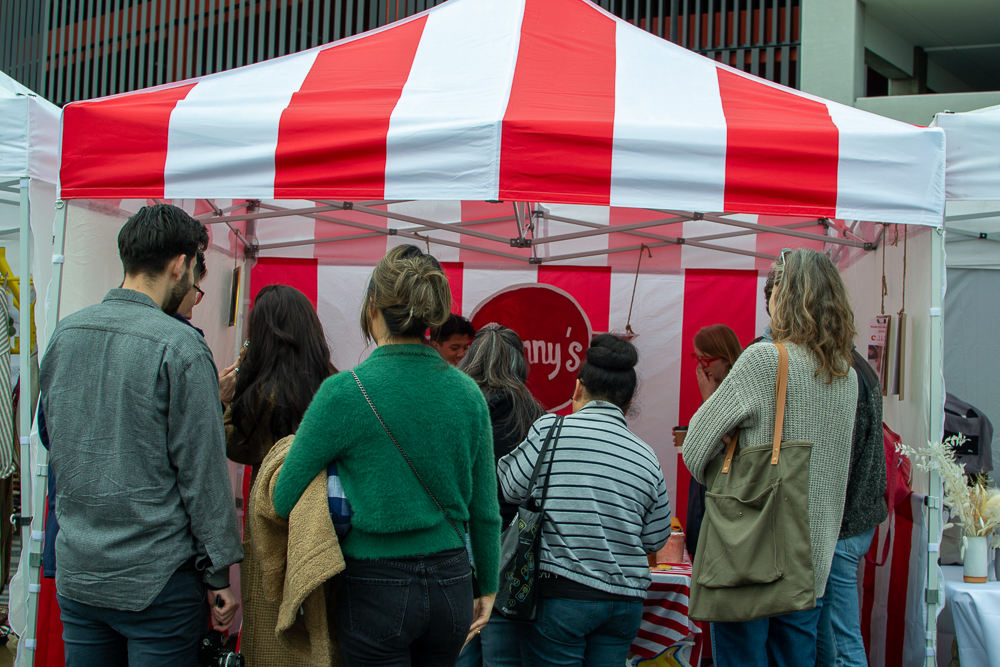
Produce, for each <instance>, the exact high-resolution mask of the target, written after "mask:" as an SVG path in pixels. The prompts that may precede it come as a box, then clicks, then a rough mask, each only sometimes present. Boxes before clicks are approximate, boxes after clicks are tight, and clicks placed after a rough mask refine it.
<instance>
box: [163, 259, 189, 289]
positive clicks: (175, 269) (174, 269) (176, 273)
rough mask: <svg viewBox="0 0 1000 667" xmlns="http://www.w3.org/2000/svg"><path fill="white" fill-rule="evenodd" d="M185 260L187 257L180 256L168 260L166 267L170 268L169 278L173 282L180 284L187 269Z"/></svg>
mask: <svg viewBox="0 0 1000 667" xmlns="http://www.w3.org/2000/svg"><path fill="white" fill-rule="evenodd" d="M187 259H188V258H187V255H183V254H182V255H177V256H176V257H174V258H173V259H172V260H170V264H169V265H168V266H169V267H170V277H171V278H173V280H174V282H180V281H181V279H182V278H183V277H184V274H185V273H187V269H188V268H189V266H188V262H187Z"/></svg>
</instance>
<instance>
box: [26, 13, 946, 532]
mask: <svg viewBox="0 0 1000 667" xmlns="http://www.w3.org/2000/svg"><path fill="white" fill-rule="evenodd" d="M61 148H62V151H61V171H60V180H61V184H60V187H61V197H62V198H63V199H67V200H104V201H84V202H77V203H72V202H71V204H72V205H71V206H67V207H66V208H64V209H63V211H66V210H69V213H68V219H67V224H66V257H65V261H66V264H65V267H66V268H65V271H66V275H65V279H63V280H61V282H60V281H59V279H58V277H59V273H58V270H57V274H56V276H57V278H56V281H55V291H54V292H53V297H54V298H53V299H52V303H53V304H54V307H55V308H58V307H59V295H60V294H62V295H63V299H64V300H63V305H62V314H66V313H68V312H72V311H73V310H76V309H78V308H80V307H83V306H86V305H89V304H90V303H93V302H94V301H96V300H98V299H99V298H100V297H102V296H103V294H104V292H105V291H106V289H107V288H109V287H113V286H114V285H116V284H118V282H119V281H120V279H121V272H120V268H119V265H118V262H117V257H116V256H115V251H116V247H115V244H114V236H115V235H116V234H117V229H118V226H120V224H121V222H122V220H123V218H124V217H126V216H127V215H128V214H129V212H130V211H134V210H136V208H137V207H138V206H141V205H143V204H145V203H147V202H151V201H154V200H169V201H172V202H174V203H176V204H178V205H181V206H183V207H184V208H185V209H186V210H188V211H189V212H190V213H192V214H194V215H196V216H197V217H199V218H200V219H202V220H203V221H204V222H206V223H209V224H210V225H211V227H210V228H211V229H212V231H213V246H212V252H213V253H215V252H225V253H228V254H229V256H230V257H232V256H233V255H235V256H236V263H237V264H239V260H240V258H241V257H242V253H243V249H244V248H245V247H247V246H248V245H249V246H251V247H253V248H254V250H255V251H256V253H257V255H258V260H257V263H256V266H255V267H254V268H253V271H252V277H251V280H250V282H251V289H250V291H249V292H250V296H251V297H252V295H253V293H254V292H255V291H256V290H257V289H259V287H260V286H262V285H263V284H266V283H267V282H285V283H289V284H293V285H295V286H296V287H299V288H300V289H301V290H302V291H303V292H305V293H306V294H307V295H308V296H309V297H310V299H311V300H312V301H313V303H314V304H315V305H316V307H317V311H318V312H319V315H320V318H321V320H322V322H323V325H324V328H325V329H326V332H327V336H328V337H329V338H330V340H331V349H332V350H333V354H334V363H335V364H336V365H337V366H338V367H340V368H349V367H351V366H353V365H355V364H356V363H357V362H358V361H359V360H360V359H361V358H363V356H364V354H366V347H365V344H364V342H363V341H362V340H361V338H360V334H359V332H358V330H357V329H358V327H357V313H358V310H359V309H360V303H361V295H362V294H363V290H364V287H365V284H366V281H367V277H368V275H369V273H370V267H371V266H372V265H373V264H374V263H375V262H376V261H377V260H378V258H379V257H381V255H382V254H383V253H384V252H385V250H386V248H387V247H390V246H392V245H395V244H396V243H399V242H406V241H409V242H417V243H420V244H421V245H423V244H425V243H426V244H427V245H428V247H429V248H431V249H432V251H433V252H434V254H435V255H437V256H438V257H439V259H441V260H442V262H443V263H444V265H445V269H446V271H447V272H448V275H449V279H450V281H451V282H452V285H453V292H455V303H454V306H453V307H454V310H456V311H457V312H460V313H463V314H465V315H466V316H471V315H472V314H473V313H474V312H475V311H477V309H479V308H480V307H481V306H483V304H485V303H487V302H488V301H489V299H490V298H491V296H493V295H495V294H496V293H497V292H500V291H503V290H505V289H510V288H512V287H516V286H519V285H525V284H529V285H545V286H547V287H548V288H554V289H557V290H559V291H560V293H563V294H566V295H568V296H569V297H570V298H571V299H573V300H574V301H575V302H576V304H577V305H578V306H579V309H580V311H582V312H583V313H584V315H585V320H586V327H587V329H588V330H589V331H591V332H597V331H604V330H621V329H622V328H623V326H624V325H625V324H626V323H628V322H629V321H630V319H629V318H631V322H632V324H633V328H634V329H635V330H636V331H637V332H639V333H640V334H641V336H640V337H639V338H638V339H636V344H637V345H638V347H639V349H640V358H641V366H640V374H641V375H642V377H643V389H642V394H641V395H640V400H641V401H642V402H643V407H644V409H643V410H642V412H641V413H640V414H639V416H637V417H635V418H632V419H630V426H631V428H632V429H633V430H634V431H635V432H636V433H637V434H638V435H640V437H642V438H643V439H644V440H646V441H647V442H649V443H650V444H651V446H653V448H654V449H655V450H656V451H657V453H658V455H659V458H660V461H661V464H662V465H663V469H664V472H665V475H666V477H667V482H668V485H670V486H671V487H674V486H675V480H676V490H675V491H674V492H673V493H672V496H673V500H674V501H675V510H677V511H678V513H679V514H680V515H681V516H682V517H683V504H684V498H685V496H686V491H687V477H686V476H685V473H684V471H683V469H682V468H680V469H678V468H679V467H680V465H681V464H680V463H679V461H678V457H677V455H676V453H675V450H674V448H673V446H672V444H671V442H670V435H669V433H670V427H671V426H673V425H675V424H683V423H686V420H687V418H688V417H689V416H690V415H691V414H692V413H693V412H694V410H695V409H696V408H697V405H698V404H699V403H700V395H699V394H698V390H697V385H696V383H695V379H694V372H693V371H694V362H693V361H692V360H691V359H689V352H691V351H692V349H693V348H692V343H691V338H692V336H693V335H694V333H695V332H696V331H697V330H698V328H699V327H701V326H703V325H707V324H714V323H717V322H721V323H727V324H730V325H731V326H732V327H733V328H734V329H735V330H736V331H737V333H738V336H739V338H740V340H741V342H742V343H743V344H747V343H749V342H750V340H751V339H752V338H753V337H754V335H756V334H757V333H759V331H760V329H761V328H762V327H763V326H764V325H765V324H766V315H764V314H763V303H762V298H761V296H760V286H761V282H762V276H761V273H760V272H761V271H763V270H766V268H767V267H768V266H769V264H770V261H771V260H773V259H774V258H775V256H776V255H777V251H778V250H780V249H781V248H782V247H784V246H789V245H790V246H794V247H799V246H803V245H809V246H812V247H816V248H823V249H827V250H831V251H832V252H835V253H836V254H834V258H835V259H836V260H838V261H839V264H840V266H841V269H842V272H843V275H844V277H845V282H847V284H848V287H849V289H851V290H852V296H853V297H854V299H855V305H856V310H857V313H856V317H857V318H858V323H859V326H858V328H859V333H860V334H861V335H865V334H866V332H867V322H868V317H869V316H871V315H874V314H877V312H878V305H879V304H878V303H877V300H876V299H875V298H874V297H873V296H872V295H873V294H874V293H875V292H876V291H877V290H878V284H879V281H878V274H879V269H878V265H877V262H876V260H875V257H874V256H873V255H874V253H866V252H864V250H867V249H871V248H872V247H873V245H876V244H877V241H878V238H877V237H876V227H875V226H874V225H870V224H867V223H862V224H858V223H857V221H874V222H888V223H893V222H896V223H904V224H922V225H934V226H936V225H940V224H941V221H942V217H943V209H944V135H943V133H942V131H941V130H939V129H928V128H921V127H915V126H911V125H907V124H904V123H898V122H895V121H891V120H888V119H885V118H882V117H880V116H875V115H872V114H868V113H865V112H862V111H859V110H856V109H853V108H851V107H847V106H843V105H839V104H836V103H833V102H829V101H826V100H823V99H820V98H816V97H814V96H810V95H807V94H803V93H800V92H798V91H795V90H791V89H788V88H784V87H782V86H779V85H775V84H772V83H769V82H767V81H764V80H762V79H759V78H757V77H754V76H751V75H748V74H745V73H743V72H741V71H738V70H735V69H733V68H730V67H728V66H725V65H722V64H720V63H717V62H715V61H712V60H709V59H706V58H704V57H701V56H699V55H697V54H694V53H692V52H690V51H688V50H686V49H683V48H680V47H678V46H676V45H674V44H671V43H669V42H666V41H664V40H662V39H660V38H658V37H655V36H653V35H651V34H649V33H647V32H645V31H643V30H641V29H639V28H637V27H635V26H633V25H631V24H629V23H627V22H624V21H622V20H620V19H618V18H616V17H614V16H612V15H610V14H608V13H606V12H604V11H603V10H602V9H600V8H599V7H597V6H596V5H594V4H593V3H591V2H589V1H588V0H450V1H449V2H447V3H444V4H442V5H439V6H437V7H435V8H433V9H431V10H428V11H426V12H424V13H422V14H418V15H416V16H413V17H410V18H408V19H405V20H402V21H398V22H396V23H393V24H391V25H389V26H386V27H385V28H382V29H379V30H375V31H371V32H369V33H365V34H363V35H359V36H357V37H355V38H351V39H346V40H341V41H339V42H335V43H333V44H330V45H327V46H323V47H319V48H315V49H312V50H309V51H304V52H301V53H297V54H293V55H289V56H285V57H282V58H277V59H274V60H271V61H267V62H263V63H259V64H256V65H250V66H247V67H243V68H240V69H236V70H232V71H228V72H223V73H220V74H214V75H210V76H206V77H202V78H200V79H194V80H191V81H185V82H179V83H174V84H168V85H165V86H160V87H156V88H150V89H146V90H143V91H137V92H135V93H128V94H124V95H118V96H113V97H109V98H103V99H98V100H91V101H84V102H77V103H72V104H69V105H67V106H66V108H65V109H64V111H63V132H62V140H61ZM108 200H110V202H109V201H108ZM499 202H504V203H499ZM109 204H110V206H109ZM223 223H225V224H226V225H227V226H228V227H229V229H228V230H227V229H226V227H224V226H223ZM227 236H228V238H226V237H227ZM933 236H934V235H933V234H929V233H923V234H917V235H915V236H914V235H913V234H911V237H910V255H911V262H913V261H914V257H916V258H918V259H917V261H921V262H924V263H926V259H927V257H929V256H930V255H931V254H932V248H934V247H935V246H934V245H933V243H934V240H933V239H932V237H933ZM432 244H433V247H431V246H432ZM641 248H652V249H653V250H652V256H650V255H649V254H648V252H645V251H644V250H642V249H641ZM845 250H846V252H843V251H845ZM715 251H724V252H715ZM640 254H644V257H645V258H644V259H643V260H642V264H641V271H639V270H637V266H636V264H637V259H638V256H639V255H640ZM884 254H885V253H879V255H880V260H884V259H885V257H884ZM898 254H899V253H896V252H895V249H893V251H892V252H890V253H888V264H887V266H888V271H889V273H890V276H889V282H888V284H889V286H890V291H892V290H894V289H895V284H894V282H893V281H894V280H895V278H894V277H893V276H894V275H895V273H897V271H896V269H897V268H898V267H899V261H900V258H899V257H898V256H897V255H898ZM223 257H224V256H223V255H221V254H215V255H213V254H212V253H210V258H209V274H208V278H207V280H208V281H209V284H208V287H207V289H206V292H207V296H206V299H205V302H204V303H203V304H202V305H200V306H199V307H198V309H196V311H195V323H196V324H198V325H199V326H201V327H203V328H204V329H205V330H206V335H207V339H208V340H209V343H210V345H212V347H213V350H214V351H215V352H216V355H217V361H219V362H220V363H224V364H228V363H229V355H230V354H231V353H232V352H233V351H235V350H236V349H237V347H238V345H239V344H240V343H241V340H240V339H239V338H238V337H237V336H238V335H239V334H238V332H237V329H238V327H237V328H228V329H227V328H226V327H225V321H226V319H227V318H226V312H227V311H228V309H229V292H228V288H229V278H228V275H227V274H228V271H227V270H226V269H225V260H224V259H223ZM229 261H230V262H232V261H233V260H232V259H230V260H229ZM229 266H232V264H231V263H230V264H229ZM57 269H58V267H57ZM640 273H641V275H639V274H640ZM883 273H884V271H883ZM913 276H914V272H911V277H910V279H909V282H910V283H911V286H910V291H909V294H910V295H911V296H910V299H911V308H913V306H912V304H913V301H914V300H918V301H919V300H921V299H924V298H926V300H927V301H928V302H929V305H930V306H934V305H935V302H934V300H933V295H934V290H933V289H931V283H930V280H931V278H929V277H928V274H927V273H926V272H924V273H922V274H921V273H920V272H916V276H917V277H916V278H914V277H913ZM924 282H926V283H927V284H926V285H923V283H924ZM912 283H919V289H918V288H917V287H914V286H913V284H912ZM872 285H875V287H872ZM202 287H203V288H206V283H204V282H203V283H202ZM60 289H61V292H60V291H59V290H60ZM891 298H892V297H891V296H890V300H891ZM633 300H634V307H635V312H634V313H633V312H632V311H633V308H632V305H633V304H632V302H633ZM890 305H891V304H890ZM919 305H920V306H921V307H922V306H924V305H928V304H919ZM937 305H940V304H939V303H938V304H937ZM883 306H884V304H883ZM882 310H883V311H884V307H883V308H882ZM927 310H928V309H927V308H923V309H922V310H921V311H920V313H921V314H919V315H913V316H911V317H910V319H909V325H908V326H909V327H910V328H911V329H912V332H913V336H914V337H915V339H916V337H917V336H919V337H920V339H921V340H927V335H928V331H930V330H931V328H932V323H931V320H930V318H929V316H926V312H927ZM541 319H546V316H545V315H544V314H543V315H542V318H541ZM564 330H565V329H564ZM574 335H575V334H574ZM558 336H559V337H560V338H562V331H560V332H559V333H558ZM566 336H567V337H568V336H569V332H568V331H566ZM44 342H45V337H44V335H43V336H42V339H41V340H40V345H41V346H43V347H42V349H43V350H44ZM539 342H541V343H543V346H542V348H540V349H539V348H537V347H535V344H537V343H539ZM558 342H559V341H558V340H556V339H555V338H552V339H549V340H546V341H532V343H533V346H532V350H531V352H532V353H533V354H536V355H539V356H538V358H536V359H535V362H536V363H535V366H536V367H537V368H539V369H541V370H542V372H544V373H548V374H551V373H555V372H556V371H557V370H558V369H559V362H556V363H555V364H554V365H549V362H552V361H554V359H555V357H554V356H553V355H552V352H553V350H555V351H558V347H557V346H558ZM567 342H568V341H567V340H563V343H564V344H565V343H567ZM550 344H551V346H550ZM547 346H548V347H547ZM227 348H228V349H227ZM568 349H569V348H568V347H565V346H564V347H563V348H562V350H563V356H562V357H560V359H561V362H562V363H563V371H565V372H570V371H571V370H572V368H571V366H570V365H569V364H570V360H569V359H568V357H567V356H566V354H567V350H568ZM909 350H910V351H909V352H908V354H909V355H910V356H911V359H909V360H906V361H905V365H906V366H907V368H908V369H909V370H907V375H906V377H907V378H911V379H910V380H908V382H910V383H911V384H912V387H910V388H909V389H908V393H907V400H906V401H905V402H903V401H901V402H899V405H898V406H897V405H895V404H893V405H890V406H889V407H888V408H887V410H888V413H887V414H888V415H889V416H888V417H887V421H889V422H890V423H891V424H894V425H895V427H896V428H897V429H898V430H901V431H903V432H904V433H903V434H904V437H906V439H907V441H909V442H920V441H922V440H924V439H926V437H927V435H928V432H927V431H928V429H927V426H926V421H927V420H926V419H925V417H926V414H927V412H928V411H929V410H930V405H931V404H933V403H934V399H931V398H929V397H928V396H927V395H926V391H925V390H924V388H923V385H922V384H921V383H922V382H924V381H925V379H926V377H925V375H924V374H925V373H926V372H927V371H926V368H927V363H928V361H930V362H931V363H930V367H931V368H935V366H934V363H933V360H929V359H928V358H927V353H926V352H925V351H923V350H922V349H921V348H918V347H917V346H916V345H914V346H911V348H909ZM911 370H912V372H911ZM535 372H536V371H534V370H533V371H532V373H533V377H534V374H535ZM932 372H936V371H932ZM559 377H560V376H559V375H558V374H557V375H556V376H555V378H556V379H557V380H558V379H559ZM887 405H888V404H887ZM552 407H555V406H552ZM907 429H910V430H911V431H912V434H908V432H907Z"/></svg>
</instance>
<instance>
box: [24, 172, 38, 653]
mask: <svg viewBox="0 0 1000 667" xmlns="http://www.w3.org/2000/svg"><path fill="white" fill-rule="evenodd" d="M20 185H21V229H20V238H19V242H20V250H21V252H20V262H21V271H20V285H19V287H20V291H21V302H20V304H19V305H20V309H19V311H18V312H19V315H20V323H19V326H20V328H21V331H20V346H19V347H20V350H21V352H20V355H19V356H20V359H19V360H18V364H19V366H20V378H21V379H20V382H21V393H20V398H19V399H18V408H19V409H18V435H19V436H20V444H21V523H20V526H19V527H20V529H21V549H22V550H24V551H27V552H28V563H29V566H30V571H31V575H33V576H29V577H28V591H27V599H28V627H27V631H26V632H25V636H24V637H23V638H22V640H21V642H20V644H19V646H18V649H19V652H20V650H21V647H23V650H24V652H25V658H24V659H23V660H20V661H19V662H18V664H20V665H32V664H34V661H35V647H36V644H37V640H36V638H35V626H36V623H35V615H36V614H37V610H38V589H37V586H33V585H32V584H37V583H38V568H39V567H40V566H41V558H42V549H41V545H42V541H41V535H38V539H37V540H36V539H34V537H35V533H34V529H35V526H34V523H35V521H34V517H33V516H32V514H31V507H32V505H33V503H32V502H31V501H32V492H33V490H34V486H35V485H34V484H33V482H34V481H35V480H34V479H32V478H33V476H34V471H33V470H32V465H31V436H30V432H31V283H30V276H31V266H30V261H31V201H30V198H29V196H28V195H29V192H28V187H29V179H27V178H22V179H21V183H20ZM42 488H44V485H43V487H42Z"/></svg>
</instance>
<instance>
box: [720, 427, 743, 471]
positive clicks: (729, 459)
mask: <svg viewBox="0 0 1000 667" xmlns="http://www.w3.org/2000/svg"><path fill="white" fill-rule="evenodd" d="M739 438H740V432H739V430H737V431H736V433H734V434H733V437H732V439H731V440H730V441H729V447H728V448H727V449H726V462H725V463H723V464H722V472H723V473H727V472H729V468H731V467H732V465H733V454H735V453H736V441H737V440H739Z"/></svg>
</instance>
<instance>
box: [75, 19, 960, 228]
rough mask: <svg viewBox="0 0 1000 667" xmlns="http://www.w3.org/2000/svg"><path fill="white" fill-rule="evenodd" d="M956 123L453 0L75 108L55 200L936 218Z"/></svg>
mask: <svg viewBox="0 0 1000 667" xmlns="http://www.w3.org/2000/svg"><path fill="white" fill-rule="evenodd" d="M943 156H944V137H943V133H942V132H941V131H940V130H935V129H926V128H919V127H914V126H911V125H907V124H904V123H898V122H894V121H891V120H887V119H885V118H882V117H879V116H875V115H873V114H868V113H865V112H862V111H858V110H856V109H853V108H851V107H847V106H843V105H839V104H835V103H832V102H828V101H825V100H822V99H819V98H816V97H813V96H810V95H806V94H803V93H800V92H798V91H794V90H790V89H788V88H784V87H782V86H779V85H776V84H772V83H769V82H767V81H764V80H762V79H759V78H757V77H754V76H750V75H747V74H745V73H743V72H740V71H738V70H735V69H733V68H730V67H728V66H726V65H722V64H720V63H717V62H715V61H712V60H709V59H707V58H704V57H701V56H699V55H696V54H694V53H692V52H690V51H688V50H686V49H683V48H681V47H679V46H676V45H674V44H671V43H669V42H667V41H665V40H662V39H659V38H657V37H656V36H654V35H652V34H650V33H647V32H645V31H643V30H641V29H639V28H637V27H636V26H633V25H631V24H629V23H627V22H625V21H622V20H621V19H618V18H616V17H614V16H612V15H610V14H608V13H607V12H605V11H603V10H602V9H600V8H599V7H597V6H596V5H594V4H592V3H591V2H588V1H587V0H451V2H447V3H445V4H443V5H440V6H438V7H435V8H433V9H430V10H428V11H426V12H423V13H421V14H418V15H415V16H413V17H411V18H408V19H405V20H402V21H398V22H396V23H393V24H391V25H389V26H387V27H385V28H383V29H380V30H376V31H372V32H369V33H365V34H363V35H359V36H358V37H355V38H352V39H346V40H342V41H339V42H335V43H333V44H330V45H327V46H323V47H318V48H314V49H311V50H308V51H304V52H301V53H296V54H293V55H289V56H285V57H282V58H277V59H274V60H271V61H267V62H263V63H259V64H255V65H250V66H248V67H243V68H240V69H236V70H232V71H228V72H223V73H220V74H214V75H210V76H206V77H203V78H200V79H194V80H191V81H184V82H179V83H173V84H168V85H165V86H160V87H157V88H150V89H147V90H143V91H138V92H135V93H128V94H124V95H118V96H114V97H109V98H104V99H98V100H93V101H84V102H77V103H73V104H70V105H68V106H67V107H66V108H65V111H64V117H63V136H62V166H61V196H62V197H63V198H64V199H79V198H90V199H95V198H161V197H163V198H170V199H200V198H217V197H224V198H233V199H244V198H246V199H333V200H341V201H359V200H374V201H378V200H404V199H405V200H414V199H415V200H456V201H463V200H467V201H490V200H507V201H511V200H513V201H530V202H535V201H541V202H553V203H568V204H596V205H605V206H615V207H632V208H667V209H671V210H684V211H705V212H708V211H715V212H728V213H751V214H761V213H765V214H776V215H804V216H813V217H822V218H841V219H850V220H855V219H862V220H873V221H879V222H900V223H923V224H930V225H937V224H940V222H941V216H942V208H943V201H944V157H943Z"/></svg>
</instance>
